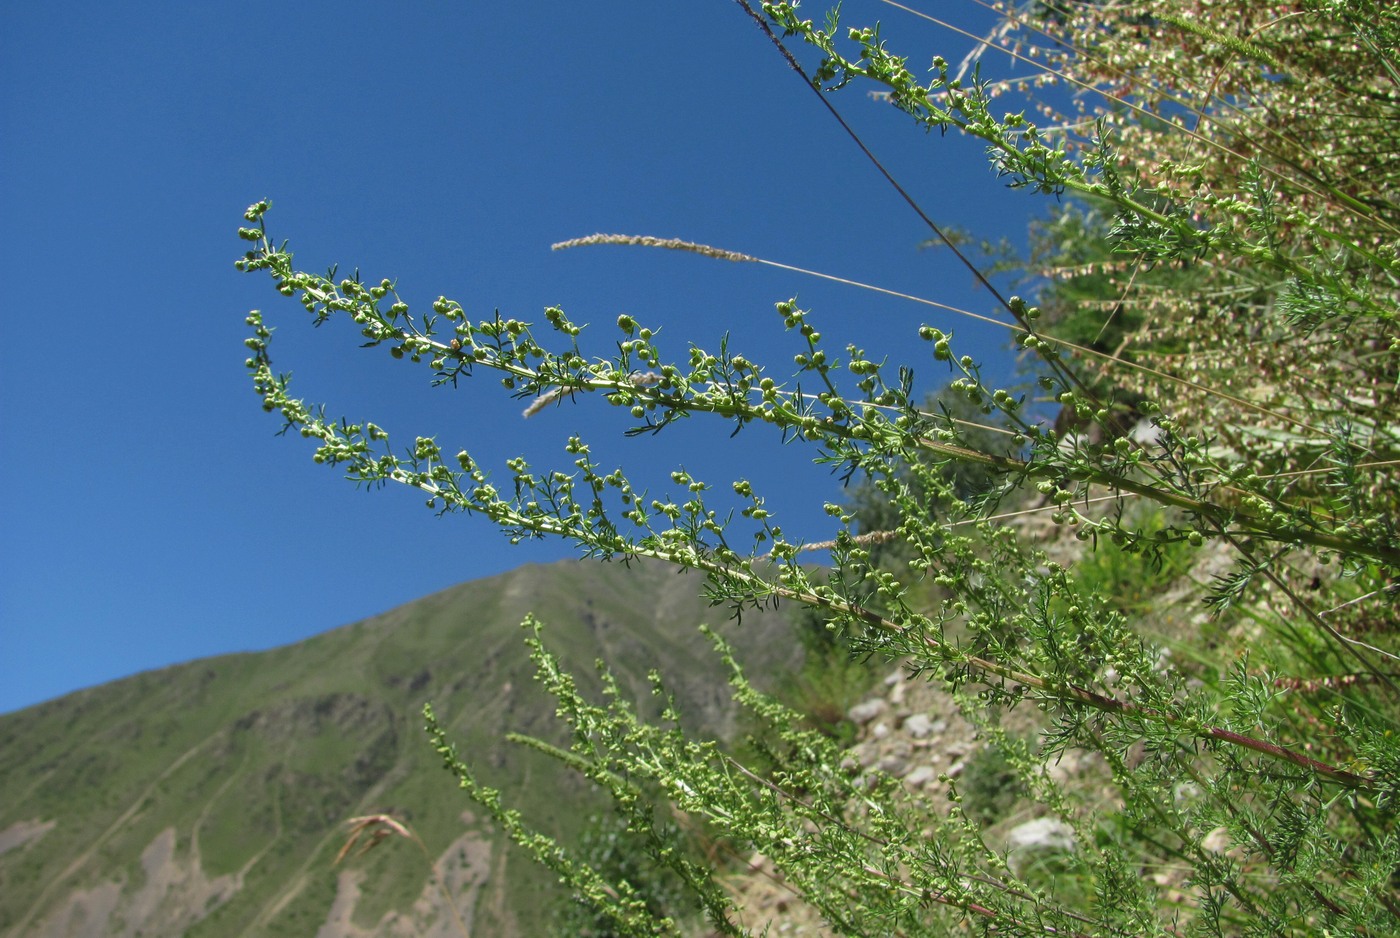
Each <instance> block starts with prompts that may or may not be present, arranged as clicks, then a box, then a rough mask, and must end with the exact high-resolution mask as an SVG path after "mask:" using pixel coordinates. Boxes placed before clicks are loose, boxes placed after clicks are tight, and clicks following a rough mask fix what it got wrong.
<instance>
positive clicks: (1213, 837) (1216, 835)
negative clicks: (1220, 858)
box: [1201, 827, 1230, 854]
mask: <svg viewBox="0 0 1400 938" xmlns="http://www.w3.org/2000/svg"><path fill="white" fill-rule="evenodd" d="M1201 849H1202V850H1204V851H1206V852H1207V853H1214V854H1221V853H1224V852H1225V851H1226V850H1229V849H1230V832H1229V831H1228V830H1226V829H1225V828H1223V827H1217V828H1216V829H1215V830H1213V831H1211V832H1210V833H1209V834H1206V836H1205V837H1203V838H1202V839H1201Z"/></svg>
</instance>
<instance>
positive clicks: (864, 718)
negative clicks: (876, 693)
mask: <svg viewBox="0 0 1400 938" xmlns="http://www.w3.org/2000/svg"><path fill="white" fill-rule="evenodd" d="M888 708H889V704H887V703H885V701H884V698H882V697H872V698H870V699H869V700H866V701H862V702H861V703H858V704H856V705H855V706H854V707H852V708H851V709H850V710H848V711H846V716H847V717H849V718H850V721H851V722H852V723H859V724H861V725H864V724H866V723H869V722H870V721H871V720H873V719H875V718H876V717H878V716H879V715H880V714H882V713H884V712H885V710H886V709H888Z"/></svg>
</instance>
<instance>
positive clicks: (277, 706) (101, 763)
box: [0, 561, 800, 938]
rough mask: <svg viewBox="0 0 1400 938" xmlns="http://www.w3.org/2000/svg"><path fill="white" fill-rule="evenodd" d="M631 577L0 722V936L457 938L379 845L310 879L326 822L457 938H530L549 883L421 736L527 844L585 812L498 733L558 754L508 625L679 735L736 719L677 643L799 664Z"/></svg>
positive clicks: (433, 606)
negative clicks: (494, 799) (363, 833)
mask: <svg viewBox="0 0 1400 938" xmlns="http://www.w3.org/2000/svg"><path fill="white" fill-rule="evenodd" d="M702 585H703V584H702V581H701V580H700V578H698V577H696V576H693V575H682V574H678V573H677V572H676V571H675V570H674V568H671V567H664V566H660V565H656V564H640V563H633V564H631V565H627V566H624V565H622V564H608V563H598V562H592V561H565V562H561V563H556V564H550V565H531V566H525V567H521V568H519V569H517V570H514V571H511V572H509V573H506V574H502V575H500V576H496V577H492V578H489V579H484V580H478V581H475V582H470V583H465V584H462V585H460V586H457V587H453V588H451V589H448V590H444V591H442V592H440V593H436V594H434V595H432V596H428V597H425V598H423V599H420V600H418V601H416V602H413V603H409V604H408V605H405V606H401V607H399V608H397V609H394V610H391V611H389V612H386V613H383V614H382V615H378V616H374V617H372V618H369V619H366V620H364V621H361V622H358V623H355V624H352V625H348V626H344V627H342V628H339V629H335V630H333V631H330V632H327V633H325V634H322V635H319V636H316V637H314V638H311V639H308V640H306V641H304V642H300V643H298V644H295V645H290V646H287V647H284V648H279V649H274V650H271V651H266V652H258V653H251V654H237V655H225V656H220V657H216V658H208V659H204V660H200V661H194V662H190V663H188V664H183V665H177V666H173V667H169V668H164V669H162V670H159V671H151V672H147V673H144V674H139V675H136V676H134V677H130V678H126V679H123V680H120V681H115V682H113V683H110V684H106V685H103V686H101V687H96V688H90V689H87V690H83V691H78V692H76V693H73V694H69V695H68V696H66V697H62V698H59V699H57V700H53V701H49V702H47V703H44V704H40V705H38V706H35V707H31V708H29V709H27V710H23V711H20V712H18V713H12V714H6V715H3V716H0V752H3V754H4V759H3V762H0V935H3V936H13V938H19V936H24V938H29V936H43V938H59V936H64V938H67V936H83V938H86V936H92V938H98V936H132V938H134V936H137V935H141V936H145V938H151V936H163V935H190V936H225V935H228V936H232V935H249V936H252V935H269V936H272V935H276V936H285V935H307V936H312V935H315V936H319V938H335V936H368V935H404V936H408V935H457V934H460V930H459V929H458V927H457V926H456V925H455V924H454V923H453V921H452V917H451V914H450V911H449V910H448V909H447V908H446V906H445V904H444V902H443V900H442V898H441V894H440V892H439V891H438V890H437V888H436V887H435V886H432V885H431V884H430V881H429V873H428V865H427V862H426V861H425V859H424V856H423V855H422V853H420V852H419V851H418V850H417V849H416V848H415V847H414V846H413V845H412V844H410V843H407V842H404V841H401V840H396V841H394V842H390V843H386V844H383V845H382V846H380V847H378V848H377V849H375V850H374V851H373V852H371V853H369V854H368V855H366V856H364V857H362V858H359V859H356V860H353V861H350V862H346V863H342V864H341V865H340V866H334V865H333V861H334V859H335V856H336V853H337V851H338V850H339V848H340V846H341V845H342V844H343V843H344V841H345V837H346V828H345V826H344V821H345V820H346V819H348V818H350V817H353V816H356V815H365V814H372V813H379V812H385V813H390V814H393V815H394V816H395V817H397V818H399V819H400V820H402V821H405V822H407V823H408V824H409V825H410V826H411V827H412V828H413V829H414V830H415V831H416V832H417V833H418V834H419V835H420V836H421V837H422V839H423V841H424V844H425V846H426V847H427V851H428V854H429V855H430V856H431V857H432V859H433V862H434V868H435V870H436V873H437V876H438V878H439V879H441V880H442V881H443V882H444V883H446V884H447V885H448V886H449V888H450V890H451V891H452V893H453V894H454V896H455V897H456V905H457V906H458V909H459V910H460V911H461V913H462V915H463V917H464V918H465V919H466V922H467V923H468V924H469V925H470V927H471V933H472V934H473V935H478V934H479V935H513V934H535V933H537V929H538V928H539V927H540V926H542V925H543V922H544V919H545V916H546V915H547V913H548V909H549V902H547V901H544V899H543V898H542V897H547V896H549V895H550V894H551V892H550V890H551V889H552V888H554V886H553V882H552V879H551V878H550V877H549V876H548V875H547V874H544V873H543V872H542V871H540V870H538V869H537V868H535V867H534V866H532V865H530V864H529V863H528V862H526V861H525V860H524V859H523V858H521V857H520V856H518V855H516V854H515V853H514V852H513V851H511V850H509V849H507V848H506V846H505V844H504V839H503V838H502V837H501V835H500V834H499V832H498V831H496V830H495V829H494V827H492V826H491V825H490V824H489V822H483V821H481V820H479V819H477V818H476V817H474V816H473V815H472V814H471V812H470V808H471V807H472V805H471V804H470V803H469V802H468V801H467V800H466V799H465V797H464V796H463V795H462V794H461V793H460V792H459V791H458V790H457V788H456V786H455V783H454V780H453V779H452V778H451V777H450V776H449V775H448V774H447V773H446V772H444V771H443V770H442V769H441V767H440V765H439V763H438V760H437V757H436V755H435V754H434V753H433V752H432V750H431V749H430V748H429V746H428V744H427V741H426V737H425V736H424V734H423V732H422V719H421V715H420V711H421V708H422V705H423V703H424V702H426V701H431V702H432V703H433V705H434V708H435V709H436V711H437V713H438V715H439V717H440V719H442V721H443V722H444V724H445V725H446V726H447V728H448V730H449V732H450V733H451V735H452V737H453V738H454V740H455V741H456V742H457V745H458V750H459V752H460V753H461V754H463V755H464V756H466V757H467V758H468V759H469V761H470V762H471V764H472V765H473V767H474V768H476V769H478V770H479V771H480V774H481V776H482V778H483V780H484V781H486V782H488V783H489V784H493V785H497V786H499V787H502V788H503V789H505V790H506V791H507V792H508V795H509V798H510V801H511V803H512V805H513V806H515V807H518V808H520V809H521V810H522V811H524V812H525V814H526V816H527V817H529V818H530V819H531V820H532V821H533V822H535V823H537V824H539V825H540V826H541V827H543V828H545V829H555V830H559V831H563V832H566V833H567V832H568V831H570V830H574V829H577V827H578V825H579V824H580V823H582V821H583V819H584V818H585V817H586V816H587V815H588V814H589V812H590V811H591V810H593V809H594V808H595V807H597V806H599V804H600V803H599V802H598V801H597V800H596V796H595V795H594V793H593V792H591V790H589V788H588V787H587V785H586V783H584V782H582V781H581V780H580V779H578V778H577V777H576V776H571V775H569V774H566V773H565V772H564V771H562V770H561V769H560V768H559V766H558V765H557V764H556V763H554V762H553V761H552V760H549V759H547V758H545V757H543V756H542V755H540V754H539V753H536V752H533V751H530V750H528V749H524V748H522V747H519V746H514V745H511V744H509V743H506V742H504V741H503V736H504V735H505V733H507V732H520V733H526V734H531V735H538V736H541V737H544V738H547V739H554V740H562V739H563V738H564V736H563V734H562V733H561V728H560V727H559V725H558V723H557V721H556V719H555V718H554V715H553V711H554V707H553V702H552V700H551V699H549V698H547V696H546V695H545V694H544V693H543V691H541V690H540V689H539V688H538V687H537V686H536V685H535V683H534V681H533V679H532V673H533V672H532V668H531V665H530V662H529V661H528V658H527V655H526V649H525V647H524V644H523V642H522V638H523V635H522V633H521V630H520V628H519V624H520V621H521V620H522V619H523V617H524V616H525V614H526V613H527V612H534V613H535V614H536V616H537V617H538V618H539V619H541V620H542V621H543V622H544V623H545V628H546V632H545V640H546V642H547V644H548V645H549V646H550V648H551V649H552V650H554V651H555V652H556V653H557V654H558V655H559V656H560V657H561V658H562V659H563V660H564V662H565V663H566V664H567V665H568V666H569V667H571V669H572V670H573V671H574V673H575V674H576V675H578V677H579V678H580V681H581V683H582V684H584V686H587V685H588V679H589V677H590V676H592V675H593V674H594V670H593V667H592V664H593V661H594V660H595V659H598V658H601V659H605V660H606V661H608V662H609V665H610V667H611V669H612V671H613V673H614V674H615V675H616V676H617V677H618V679H619V683H620V684H621V685H622V686H623V687H624V688H626V689H628V690H629V691H630V692H631V693H632V694H633V696H634V698H636V699H637V700H638V702H639V706H641V707H642V708H643V709H644V710H646V709H647V708H654V707H655V702H654V701H652V700H651V698H650V695H649V689H648V685H647V683H646V675H647V673H648V672H649V671H650V670H652V669H656V670H659V671H660V672H661V673H662V674H663V675H664V676H665V677H666V678H667V685H668V688H669V689H670V690H671V691H672V692H673V693H674V694H675V696H676V698H677V699H678V701H679V702H680V704H681V707H682V710H683V712H684V713H686V714H687V715H688V717H689V719H690V721H691V722H692V723H693V724H694V725H695V726H697V727H701V728H703V729H704V730H705V731H706V732H710V733H714V734H717V735H720V736H727V735H730V734H731V733H732V731H733V730H734V727H735V717H736V714H735V710H734V706H733V704H732V702H731V701H730V698H729V694H728V688H727V686H726V685H725V676H724V674H723V670H722V667H721V665H720V663H719V662H718V661H717V660H716V658H715V656H714V654H713V652H712V650H711V649H710V647H709V644H708V642H707V641H706V640H705V639H704V638H703V636H701V635H700V634H699V633H698V630H697V627H698V625H699V624H701V623H704V622H708V623H710V624H711V625H714V626H716V627H720V631H721V632H722V633H723V634H725V635H726V637H728V638H729V639H730V640H731V641H732V642H733V643H734V644H735V646H736V648H738V649H739V652H740V658H741V660H742V661H743V662H744V663H745V665H746V667H747V668H748V669H749V670H750V672H751V673H752V674H754V675H756V676H761V675H763V674H765V673H769V674H771V673H781V672H784V671H787V670H789V669H790V668H792V667H794V666H795V665H796V664H797V663H798V662H799V660H800V651H799V650H798V647H797V643H796V642H795V641H794V640H793V638H792V629H791V626H790V625H789V624H788V623H787V622H786V621H785V619H784V618H783V617H782V616H780V615H778V614H776V613H763V614H750V613H748V612H746V613H745V615H744V620H743V624H742V626H738V625H735V624H734V623H727V622H726V621H725V620H726V619H727V617H728V612H727V610H725V609H722V608H715V607H712V606H709V605H708V604H707V603H706V601H705V600H704V599H703V598H702V597H701V595H700V592H701V587H702Z"/></svg>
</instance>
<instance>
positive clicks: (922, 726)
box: [904, 713, 933, 739]
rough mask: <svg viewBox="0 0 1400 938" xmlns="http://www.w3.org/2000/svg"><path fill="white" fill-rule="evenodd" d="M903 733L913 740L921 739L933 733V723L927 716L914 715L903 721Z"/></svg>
mask: <svg viewBox="0 0 1400 938" xmlns="http://www.w3.org/2000/svg"><path fill="white" fill-rule="evenodd" d="M904 732H906V733H908V734H909V735H910V736H912V737H914V738H915V739H923V738H924V737H925V736H928V735H930V734H931V733H932V732H933V721H931V720H930V719H929V718H928V715H927V714H923V713H916V714H914V715H913V716H911V717H910V718H909V719H907V720H905V721H904Z"/></svg>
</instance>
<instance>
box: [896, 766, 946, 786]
mask: <svg viewBox="0 0 1400 938" xmlns="http://www.w3.org/2000/svg"><path fill="white" fill-rule="evenodd" d="M937 777H938V770H937V769H935V768H934V767H933V766H931V765H921V766H918V767H916V768H915V769H914V770H913V771H912V772H910V773H909V774H908V775H906V776H904V784H906V785H908V786H909V787H910V788H923V787H924V786H925V785H927V784H928V783H929V782H931V781H933V780H934V779H935V778H937Z"/></svg>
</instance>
